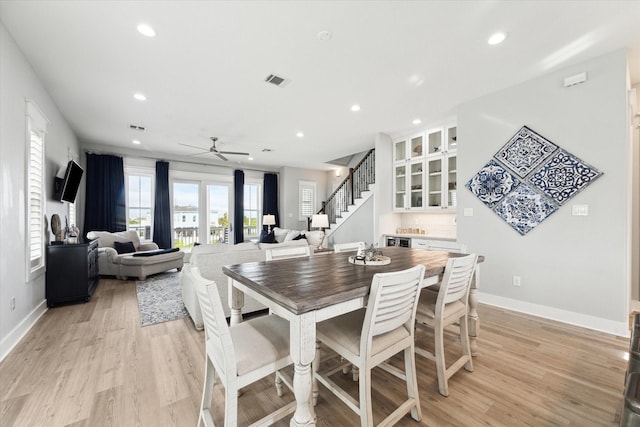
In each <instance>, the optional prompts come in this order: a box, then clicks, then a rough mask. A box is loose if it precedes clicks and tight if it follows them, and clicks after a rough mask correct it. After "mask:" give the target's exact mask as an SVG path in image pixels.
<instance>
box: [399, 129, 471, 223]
mask: <svg viewBox="0 0 640 427" xmlns="http://www.w3.org/2000/svg"><path fill="white" fill-rule="evenodd" d="M457 144H458V141H457V134H456V125H455V124H450V125H447V126H441V127H436V128H433V129H429V130H427V131H426V132H424V133H420V134H418V135H414V136H411V137H408V138H406V139H401V140H398V141H396V142H394V147H393V150H394V159H393V176H394V183H393V192H394V197H393V200H394V202H393V203H394V206H393V208H394V210H396V211H424V210H430V211H433V210H447V209H451V208H455V206H456V202H457V196H456V192H457V187H458V185H457V184H458V183H457Z"/></svg>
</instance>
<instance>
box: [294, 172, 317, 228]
mask: <svg viewBox="0 0 640 427" xmlns="http://www.w3.org/2000/svg"><path fill="white" fill-rule="evenodd" d="M299 188H300V217H299V218H298V219H299V220H300V221H304V220H306V218H308V217H310V216H311V215H313V214H314V213H315V212H314V208H315V204H316V183H315V182H309V181H300V182H299Z"/></svg>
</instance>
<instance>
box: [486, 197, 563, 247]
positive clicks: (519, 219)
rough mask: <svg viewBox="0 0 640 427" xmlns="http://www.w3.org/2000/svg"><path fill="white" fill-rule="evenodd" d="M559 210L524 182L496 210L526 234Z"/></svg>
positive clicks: (507, 221)
mask: <svg viewBox="0 0 640 427" xmlns="http://www.w3.org/2000/svg"><path fill="white" fill-rule="evenodd" d="M557 210H558V208H557V207H555V206H554V205H553V204H552V203H551V202H550V201H549V200H547V199H546V198H545V197H543V196H541V195H540V194H538V193H536V192H535V191H533V190H532V189H531V188H529V187H528V186H527V185H525V184H523V185H520V186H518V188H516V189H515V190H513V191H512V192H511V193H509V194H507V196H506V197H505V198H504V199H502V201H501V202H500V203H498V205H497V206H496V207H495V209H494V212H495V213H497V214H498V216H499V217H500V218H502V219H503V220H504V221H505V222H506V223H507V224H509V225H510V226H511V227H513V228H514V230H516V231H517V232H518V233H520V234H521V235H523V236H524V235H525V234H527V233H528V232H529V231H531V230H533V228H534V227H536V226H537V225H539V224H540V223H541V222H542V221H544V220H545V219H546V218H547V217H548V216H549V215H551V214H552V213H554V212H555V211H557Z"/></svg>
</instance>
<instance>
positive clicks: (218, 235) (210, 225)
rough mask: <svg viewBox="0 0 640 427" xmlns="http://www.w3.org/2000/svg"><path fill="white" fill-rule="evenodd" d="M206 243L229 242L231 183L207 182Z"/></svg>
mask: <svg viewBox="0 0 640 427" xmlns="http://www.w3.org/2000/svg"><path fill="white" fill-rule="evenodd" d="M206 192H207V219H206V222H207V243H210V244H219V243H224V244H228V243H229V234H230V232H231V227H230V224H231V223H230V222H229V219H230V218H232V215H231V212H230V209H231V206H232V203H231V194H232V191H231V184H207V191H206Z"/></svg>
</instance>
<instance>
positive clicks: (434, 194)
mask: <svg viewBox="0 0 640 427" xmlns="http://www.w3.org/2000/svg"><path fill="white" fill-rule="evenodd" d="M427 173H428V176H427V179H428V189H427V191H428V198H429V207H438V206H442V157H439V158H437V159H431V160H429V161H428V162H427Z"/></svg>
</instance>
